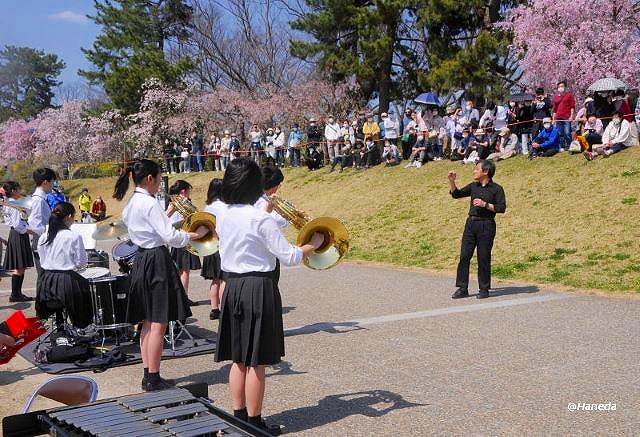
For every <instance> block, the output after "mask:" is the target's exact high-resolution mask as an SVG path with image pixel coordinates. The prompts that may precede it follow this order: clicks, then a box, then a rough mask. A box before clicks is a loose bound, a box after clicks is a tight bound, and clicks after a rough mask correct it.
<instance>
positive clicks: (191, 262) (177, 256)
mask: <svg viewBox="0 0 640 437" xmlns="http://www.w3.org/2000/svg"><path fill="white" fill-rule="evenodd" d="M171 258H172V259H173V261H175V263H176V265H177V266H178V270H198V269H200V268H201V267H202V264H200V258H199V257H198V256H196V255H194V254H192V253H189V252H188V251H187V249H185V248H184V247H172V248H171Z"/></svg>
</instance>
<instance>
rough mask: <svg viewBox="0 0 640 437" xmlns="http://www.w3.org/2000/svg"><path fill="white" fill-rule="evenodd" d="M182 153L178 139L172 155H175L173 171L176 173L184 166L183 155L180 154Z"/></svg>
mask: <svg viewBox="0 0 640 437" xmlns="http://www.w3.org/2000/svg"><path fill="white" fill-rule="evenodd" d="M181 153H182V147H181V146H180V145H179V144H178V141H174V142H173V151H172V153H171V156H172V157H173V171H174V172H175V173H180V169H181V167H182V157H181V156H180V155H181Z"/></svg>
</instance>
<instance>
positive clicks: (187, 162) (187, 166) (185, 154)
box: [180, 140, 191, 173]
mask: <svg viewBox="0 0 640 437" xmlns="http://www.w3.org/2000/svg"><path fill="white" fill-rule="evenodd" d="M180 158H182V162H181V163H180V165H181V170H182V172H183V173H191V154H190V153H189V140H187V141H186V142H185V145H184V146H183V147H182V152H180Z"/></svg>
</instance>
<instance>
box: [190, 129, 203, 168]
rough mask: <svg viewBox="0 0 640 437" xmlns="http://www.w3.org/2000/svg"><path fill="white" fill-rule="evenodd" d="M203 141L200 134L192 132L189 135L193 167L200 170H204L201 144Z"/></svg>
mask: <svg viewBox="0 0 640 437" xmlns="http://www.w3.org/2000/svg"><path fill="white" fill-rule="evenodd" d="M203 143H204V141H203V139H202V135H200V134H198V133H197V132H194V133H193V135H192V136H191V154H192V155H193V160H194V164H195V165H194V168H195V170H196V171H198V172H201V171H204V167H203V165H202V145H203Z"/></svg>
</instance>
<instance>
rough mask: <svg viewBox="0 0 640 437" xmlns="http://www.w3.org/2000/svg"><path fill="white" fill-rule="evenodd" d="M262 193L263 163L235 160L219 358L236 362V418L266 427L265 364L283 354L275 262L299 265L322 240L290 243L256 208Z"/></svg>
mask: <svg viewBox="0 0 640 437" xmlns="http://www.w3.org/2000/svg"><path fill="white" fill-rule="evenodd" d="M262 194H263V191H262V173H261V172H260V168H259V167H258V165H257V164H256V163H255V162H253V161H252V160H250V159H247V158H238V159H236V160H234V161H232V162H231V163H230V164H229V167H227V171H226V173H225V175H224V179H223V181H222V200H223V201H224V202H225V203H226V204H227V207H226V210H225V212H224V214H223V216H222V218H221V220H218V222H217V226H216V230H217V232H218V236H219V238H220V257H221V262H222V270H223V271H224V272H225V273H224V274H225V282H226V283H225V290H224V295H223V296H222V313H221V316H220V327H219V329H218V343H217V345H218V347H217V349H216V356H215V360H216V361H217V362H220V361H226V360H232V361H233V364H232V366H231V371H230V374H229V385H230V388H231V398H232V403H233V409H234V415H235V416H236V417H239V418H241V419H245V418H246V419H247V420H248V421H249V423H251V424H253V425H255V426H258V427H260V428H262V429H267V426H266V425H265V423H264V421H263V420H262V416H261V415H262V401H263V398H264V389H265V366H266V365H273V364H276V363H279V362H280V360H281V357H282V356H283V355H284V349H283V345H284V341H283V340H284V332H283V330H282V307H281V306H278V305H277V302H276V298H275V295H276V291H275V287H274V283H273V271H274V269H275V265H276V258H278V259H279V260H280V262H282V263H283V264H284V265H297V264H300V263H302V261H303V258H304V257H305V256H307V255H309V254H311V253H312V252H313V251H315V250H316V249H317V248H318V247H320V245H321V244H322V241H323V237H322V235H321V234H314V236H313V238H312V239H311V241H310V243H309V244H306V245H304V246H302V247H298V246H293V245H291V244H289V242H288V241H287V240H286V239H285V237H284V236H283V235H282V233H281V232H280V229H278V225H277V224H276V221H275V220H274V219H273V217H272V216H271V215H269V214H267V213H266V212H265V211H261V210H259V209H258V208H256V207H254V206H253V204H254V203H255V202H256V201H257V200H258V199H259V198H260V196H262Z"/></svg>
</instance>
